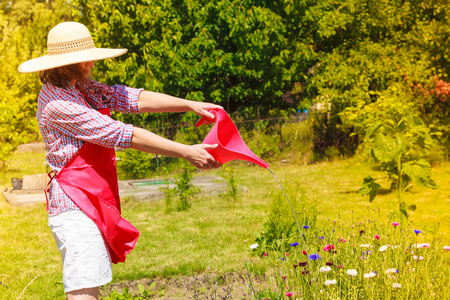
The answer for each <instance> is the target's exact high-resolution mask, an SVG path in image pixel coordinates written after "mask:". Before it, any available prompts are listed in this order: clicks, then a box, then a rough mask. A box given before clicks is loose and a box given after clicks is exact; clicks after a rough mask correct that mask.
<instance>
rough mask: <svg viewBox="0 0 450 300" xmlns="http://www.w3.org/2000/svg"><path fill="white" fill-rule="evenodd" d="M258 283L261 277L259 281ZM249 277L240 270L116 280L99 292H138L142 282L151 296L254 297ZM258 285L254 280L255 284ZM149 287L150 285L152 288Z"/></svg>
mask: <svg viewBox="0 0 450 300" xmlns="http://www.w3.org/2000/svg"><path fill="white" fill-rule="evenodd" d="M257 281H258V285H259V284H260V283H261V280H257ZM249 283H250V279H249V277H248V276H247V275H244V274H240V273H227V274H224V275H216V274H212V273H205V274H197V275H193V276H179V277H173V278H152V279H146V278H143V279H138V280H133V281H123V282H117V283H113V284H111V285H108V286H107V287H104V288H102V290H101V291H100V296H101V297H106V296H109V295H111V293H113V291H117V292H119V293H121V294H122V293H123V292H124V288H125V287H126V288H128V290H129V292H130V294H131V295H133V294H135V293H139V288H138V286H139V284H142V285H143V286H144V288H145V289H147V290H149V291H150V294H151V296H150V297H149V298H148V299H155V300H156V299H157V300H163V299H167V300H174V299H186V300H187V299H251V297H250V295H249V293H251V292H250V289H249V286H250V285H249ZM253 284H255V283H253ZM149 287H150V288H149Z"/></svg>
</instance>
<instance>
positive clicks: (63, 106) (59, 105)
mask: <svg viewBox="0 0 450 300" xmlns="http://www.w3.org/2000/svg"><path fill="white" fill-rule="evenodd" d="M45 110H46V113H45V115H46V123H47V126H49V127H50V128H52V129H53V130H54V131H57V132H59V133H60V134H61V135H62V137H64V136H67V137H71V138H75V139H79V140H83V141H85V142H90V143H93V144H97V145H100V146H103V147H107V148H113V147H121V148H129V147H130V144H131V137H132V134H133V126H132V125H127V124H124V123H122V122H120V121H115V120H113V119H112V118H110V117H109V116H106V115H102V114H101V113H99V112H98V111H96V110H94V109H91V108H89V107H87V106H85V105H83V104H82V103H78V102H71V101H67V100H64V99H62V100H54V101H51V102H50V103H48V104H47V105H46V107H45Z"/></svg>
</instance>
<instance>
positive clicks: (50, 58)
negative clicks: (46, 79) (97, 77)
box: [19, 48, 128, 73]
mask: <svg viewBox="0 0 450 300" xmlns="http://www.w3.org/2000/svg"><path fill="white" fill-rule="evenodd" d="M127 51H128V49H109V48H91V49H86V50H81V51H76V52H70V53H65V54H57V55H44V56H41V57H38V58H34V59H30V60H28V61H26V62H24V63H22V64H21V65H20V66H19V72H20V73H32V72H39V71H44V70H50V69H54V68H58V67H62V66H68V65H73V64H78V63H82V62H88V61H96V60H102V59H107V58H113V57H117V56H120V55H122V54H125V53H126V52H127Z"/></svg>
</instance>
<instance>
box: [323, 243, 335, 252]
mask: <svg viewBox="0 0 450 300" xmlns="http://www.w3.org/2000/svg"><path fill="white" fill-rule="evenodd" d="M330 250H334V245H333V244H329V245H326V246H325V247H323V251H330Z"/></svg>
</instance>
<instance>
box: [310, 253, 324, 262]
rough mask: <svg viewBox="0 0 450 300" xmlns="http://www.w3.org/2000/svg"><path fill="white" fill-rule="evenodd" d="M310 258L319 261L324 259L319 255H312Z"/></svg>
mask: <svg viewBox="0 0 450 300" xmlns="http://www.w3.org/2000/svg"><path fill="white" fill-rule="evenodd" d="M308 258H309V259H310V260H318V259H322V258H321V257H320V255H319V254H317V253H314V254H311V255H310V256H308Z"/></svg>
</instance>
